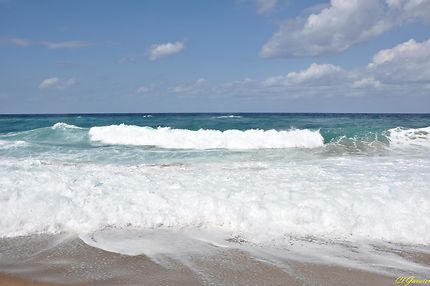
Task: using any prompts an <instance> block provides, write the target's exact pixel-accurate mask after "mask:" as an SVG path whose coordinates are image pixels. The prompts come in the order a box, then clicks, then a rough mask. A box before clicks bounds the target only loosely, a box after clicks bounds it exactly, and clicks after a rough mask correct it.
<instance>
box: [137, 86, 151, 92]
mask: <svg viewBox="0 0 430 286" xmlns="http://www.w3.org/2000/svg"><path fill="white" fill-rule="evenodd" d="M149 90H150V89H149V88H148V87H146V86H140V87H138V88H137V89H136V93H140V94H143V93H147V92H148V91H149Z"/></svg>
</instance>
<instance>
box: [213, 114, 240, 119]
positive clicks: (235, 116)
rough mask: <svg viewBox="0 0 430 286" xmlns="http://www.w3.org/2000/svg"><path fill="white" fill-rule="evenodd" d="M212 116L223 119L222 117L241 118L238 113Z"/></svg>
mask: <svg viewBox="0 0 430 286" xmlns="http://www.w3.org/2000/svg"><path fill="white" fill-rule="evenodd" d="M214 118H218V119H224V118H242V116H240V115H221V116H216V117H214Z"/></svg>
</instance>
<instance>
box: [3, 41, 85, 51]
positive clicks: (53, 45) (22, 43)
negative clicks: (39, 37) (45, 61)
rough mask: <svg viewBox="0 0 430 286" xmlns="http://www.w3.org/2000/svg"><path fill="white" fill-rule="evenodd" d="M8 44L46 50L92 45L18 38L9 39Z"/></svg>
mask: <svg viewBox="0 0 430 286" xmlns="http://www.w3.org/2000/svg"><path fill="white" fill-rule="evenodd" d="M8 42H9V43H11V44H13V45H16V46H21V47H28V46H36V45H41V46H44V47H46V48H48V49H64V48H84V47H88V46H91V45H93V43H92V42H89V41H63V42H48V41H43V42H37V41H29V40H26V39H20V38H13V39H9V40H8Z"/></svg>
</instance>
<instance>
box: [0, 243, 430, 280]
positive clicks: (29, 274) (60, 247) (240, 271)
mask: <svg viewBox="0 0 430 286" xmlns="http://www.w3.org/2000/svg"><path fill="white" fill-rule="evenodd" d="M54 238H55V236H46V235H43V236H29V237H20V238H12V239H2V240H1V241H0V245H1V255H0V257H1V259H0V272H1V273H2V274H1V275H0V285H12V286H15V285H17V286H18V285H34V286H36V285H64V284H67V285H293V286H294V285H363V286H364V285H366V286H368V285H394V284H395V279H396V278H397V277H398V275H395V274H391V275H386V274H381V273H377V272H371V271H363V270H359V269H355V268H352V267H347V266H340V265H337V264H335V263H334V264H330V263H309V262H303V261H299V260H296V259H294V257H285V261H284V263H283V264H282V265H277V264H273V263H271V262H269V261H266V260H264V259H260V258H258V257H254V255H252V254H251V253H248V252H246V251H243V250H240V249H229V250H225V251H221V252H220V253H219V254H217V255H209V256H207V255H193V256H192V259H191V260H190V261H191V262H190V263H189V264H188V263H184V262H183V261H178V260H175V259H172V258H169V257H165V259H164V261H165V262H167V264H166V263H163V265H160V264H159V263H157V262H156V261H154V260H153V259H151V258H149V257H147V256H145V255H135V256H129V255H122V254H118V253H113V252H108V251H104V250H102V249H98V248H94V247H91V246H88V245H87V244H85V243H84V242H83V241H82V240H80V239H79V238H61V239H58V238H55V239H54ZM387 251H391V252H392V254H393V255H396V256H398V255H402V256H404V257H406V258H407V259H408V260H409V261H411V262H415V263H420V265H422V266H423V267H429V265H430V263H429V262H430V255H429V254H428V253H412V252H402V253H396V252H395V251H394V250H387ZM187 264H188V265H187ZM429 269H430V268H429ZM400 272H401V270H400ZM402 275H404V276H411V275H416V277H417V278H420V279H425V278H427V277H422V273H421V276H420V273H418V274H416V273H410V272H405V273H403V274H402Z"/></svg>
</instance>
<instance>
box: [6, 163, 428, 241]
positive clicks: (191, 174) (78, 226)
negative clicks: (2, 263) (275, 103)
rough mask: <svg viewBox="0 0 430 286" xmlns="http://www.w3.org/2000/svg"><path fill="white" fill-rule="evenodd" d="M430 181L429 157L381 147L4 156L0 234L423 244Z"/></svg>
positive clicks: (426, 225) (425, 236)
mask: <svg viewBox="0 0 430 286" xmlns="http://www.w3.org/2000/svg"><path fill="white" fill-rule="evenodd" d="M396 166H402V167H401V168H397V167H396ZM429 183H430V164H429V162H428V160H427V161H423V160H421V161H420V162H417V161H416V160H415V159H410V160H405V159H398V160H397V161H396V162H394V161H393V159H392V158H386V157H380V156H377V157H375V158H370V157H361V156H352V157H348V158H327V159H322V158H315V159H312V160H310V159H307V160H301V161H288V160H287V161H285V162H283V163H281V162H278V163H276V164H274V163H271V164H266V165H265V164H263V163H262V162H258V161H257V162H254V161H252V160H250V161H246V162H232V161H228V160H227V161H220V162H210V163H209V162H208V163H204V162H202V163H192V164H185V165H180V166H179V165H171V166H159V167H157V166H156V165H151V166H146V165H138V166H122V165H109V164H95V163H92V164H91V163H85V164H83V163H81V164H71V163H67V164H66V163H64V164H63V163H61V162H59V161H58V159H56V160H52V161H46V160H45V161H39V160H36V159H21V160H19V159H7V158H5V159H2V160H0V209H1V210H2V215H1V216H0V232H1V233H0V234H1V236H16V235H26V234H30V233H40V232H42V233H43V232H47V233H55V232H63V231H64V232H77V233H89V232H92V231H96V230H99V229H103V228H104V227H107V226H110V227H116V228H129V227H131V228H135V229H154V228H155V229H163V228H170V229H183V228H200V229H222V230H224V231H228V232H230V233H232V234H234V235H239V236H241V237H243V238H244V239H246V240H247V241H251V242H255V243H273V242H276V243H279V244H282V243H283V241H284V240H285V238H286V237H287V238H288V237H289V236H299V237H300V236H301V237H308V236H312V237H319V238H327V239H346V240H361V239H369V240H387V241H394V242H404V243H425V244H426V243H429V242H430V233H429V231H428V228H429V225H430V217H429V216H428V213H430V193H429V192H428V186H429Z"/></svg>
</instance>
